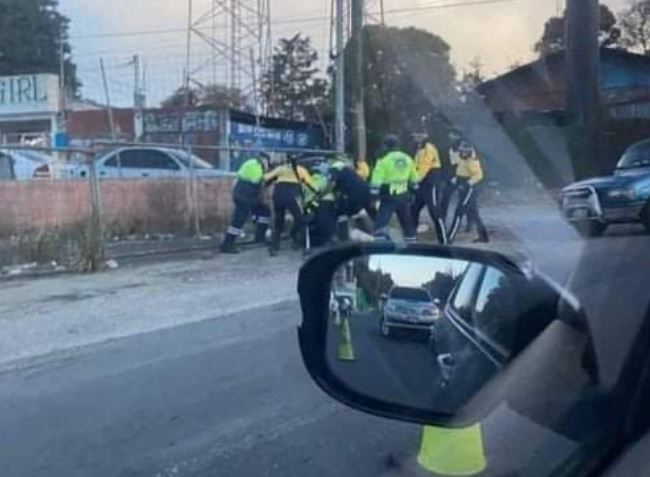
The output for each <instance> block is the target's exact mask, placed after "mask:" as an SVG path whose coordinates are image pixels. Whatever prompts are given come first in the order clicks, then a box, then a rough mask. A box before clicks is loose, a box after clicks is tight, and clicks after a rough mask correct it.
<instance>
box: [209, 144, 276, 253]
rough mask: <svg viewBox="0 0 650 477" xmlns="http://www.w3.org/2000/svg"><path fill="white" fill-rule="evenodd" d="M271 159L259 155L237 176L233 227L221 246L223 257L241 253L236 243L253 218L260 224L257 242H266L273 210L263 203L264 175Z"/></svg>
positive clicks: (247, 162) (234, 190)
mask: <svg viewBox="0 0 650 477" xmlns="http://www.w3.org/2000/svg"><path fill="white" fill-rule="evenodd" d="M268 165H269V156H268V155H266V154H257V155H256V157H251V158H250V159H248V160H247V161H245V162H244V163H243V164H242V165H241V167H240V168H239V171H238V172H237V182H236V183H235V187H234V189H233V193H232V196H233V202H234V204H235V210H234V212H233V216H232V220H231V222H230V227H228V230H227V231H226V236H225V237H224V239H223V242H222V243H221V252H222V253H238V250H237V247H236V242H237V238H238V237H239V236H240V235H241V234H242V229H243V227H244V225H245V224H246V221H247V220H248V219H249V217H250V216H251V215H254V216H255V217H256V220H257V229H256V232H255V239H256V241H260V242H264V241H265V236H266V232H267V230H268V228H269V225H270V222H271V209H270V208H269V207H268V206H267V205H266V204H264V203H263V202H262V199H261V192H262V188H263V186H264V174H265V173H266V171H267V170H268Z"/></svg>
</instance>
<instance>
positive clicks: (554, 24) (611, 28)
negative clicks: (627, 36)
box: [535, 5, 621, 56]
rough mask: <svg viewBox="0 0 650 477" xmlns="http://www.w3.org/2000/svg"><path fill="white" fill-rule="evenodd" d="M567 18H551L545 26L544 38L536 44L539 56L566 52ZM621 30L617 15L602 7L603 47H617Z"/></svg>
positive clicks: (601, 29)
mask: <svg viewBox="0 0 650 477" xmlns="http://www.w3.org/2000/svg"><path fill="white" fill-rule="evenodd" d="M564 29H565V18H564V16H562V17H551V18H549V19H548V20H547V21H546V24H545V25H544V33H543V34H542V38H541V39H540V40H539V41H538V42H537V43H536V44H535V52H536V53H539V56H547V55H550V54H553V53H557V52H559V51H562V50H564ZM620 38H621V29H620V28H619V27H618V26H617V19H616V15H614V13H613V12H612V11H611V10H610V9H609V8H608V7H607V6H606V5H600V43H601V45H602V46H606V47H610V46H617V45H618V44H619V42H620Z"/></svg>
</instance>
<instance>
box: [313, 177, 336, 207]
mask: <svg viewBox="0 0 650 477" xmlns="http://www.w3.org/2000/svg"><path fill="white" fill-rule="evenodd" d="M312 179H313V181H314V185H315V186H316V190H317V191H318V193H319V194H321V195H320V200H321V201H326V202H334V201H335V200H336V197H335V196H334V192H333V190H332V187H331V184H330V183H329V181H328V180H327V177H326V176H324V175H322V174H314V175H313V176H312Z"/></svg>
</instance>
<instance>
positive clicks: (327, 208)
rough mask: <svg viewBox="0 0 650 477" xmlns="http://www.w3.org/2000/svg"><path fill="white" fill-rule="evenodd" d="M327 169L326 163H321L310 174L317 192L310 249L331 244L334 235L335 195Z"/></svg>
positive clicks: (311, 225)
mask: <svg viewBox="0 0 650 477" xmlns="http://www.w3.org/2000/svg"><path fill="white" fill-rule="evenodd" d="M329 169H330V168H329V166H328V165H327V163H322V164H320V165H319V166H318V167H317V168H315V170H314V172H313V174H312V178H313V180H314V186H315V188H316V190H317V191H318V194H317V196H316V197H315V202H316V204H315V208H314V212H313V220H312V221H311V224H310V235H311V246H312V247H324V246H327V245H329V244H331V242H332V240H333V238H334V235H335V233H336V194H335V193H334V184H333V183H332V182H331V181H330V180H329Z"/></svg>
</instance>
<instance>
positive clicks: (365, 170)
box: [354, 159, 370, 181]
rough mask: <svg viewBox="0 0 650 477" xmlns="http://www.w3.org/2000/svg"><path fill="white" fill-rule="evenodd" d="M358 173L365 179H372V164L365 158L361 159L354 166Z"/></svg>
mask: <svg viewBox="0 0 650 477" xmlns="http://www.w3.org/2000/svg"><path fill="white" fill-rule="evenodd" d="M354 170H355V171H356V173H357V175H358V176H359V177H361V178H362V179H363V180H364V181H367V180H368V179H370V166H369V165H368V162H367V161H366V160H365V159H359V160H358V161H357V163H356V165H355V167H354Z"/></svg>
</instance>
